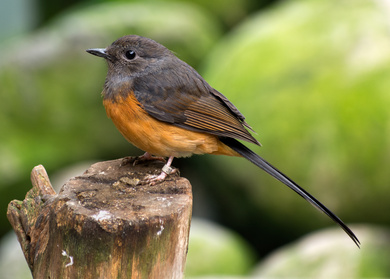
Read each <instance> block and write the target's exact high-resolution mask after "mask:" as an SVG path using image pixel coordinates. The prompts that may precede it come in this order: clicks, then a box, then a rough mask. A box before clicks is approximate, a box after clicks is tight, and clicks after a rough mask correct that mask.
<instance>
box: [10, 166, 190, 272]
mask: <svg viewBox="0 0 390 279" xmlns="http://www.w3.org/2000/svg"><path fill="white" fill-rule="evenodd" d="M132 161H133V160H132V159H131V158H125V159H118V160H114V161H106V162H100V163H96V164H94V165H92V166H91V167H90V168H89V169H88V170H86V171H85V173H84V174H83V175H81V176H78V177H75V178H72V179H70V180H69V181H68V182H67V183H65V184H64V185H63V187H62V189H61V191H60V192H59V193H58V194H56V193H55V191H54V190H53V188H52V187H51V184H50V181H49V178H48V176H47V174H46V171H45V169H44V168H43V166H41V165H40V166H37V167H35V168H34V169H33V171H32V175H31V180H32V183H33V188H32V189H31V190H30V191H29V192H28V193H27V195H26V198H25V200H24V201H12V202H11V203H10V204H9V206H8V212H7V215H8V219H9V220H10V222H11V224H12V226H13V228H14V230H15V232H16V234H17V236H18V240H19V242H20V244H21V247H22V250H23V253H24V255H25V258H26V261H27V263H28V265H29V267H30V269H31V272H32V274H33V277H34V278H51V279H55V278H94V279H95V278H183V276H184V275H183V273H184V266H185V260H186V254H187V247H188V235H189V228H190V220H191V212H192V192H191V185H190V183H189V182H188V180H187V179H185V178H181V177H179V176H177V175H173V176H169V177H168V179H167V180H166V181H164V182H162V183H159V184H156V185H153V186H150V185H147V184H142V183H143V181H144V179H145V177H146V176H147V175H150V174H159V173H160V172H161V167H162V166H163V164H162V163H161V162H157V161H151V162H140V163H138V164H136V165H135V166H133V164H132Z"/></svg>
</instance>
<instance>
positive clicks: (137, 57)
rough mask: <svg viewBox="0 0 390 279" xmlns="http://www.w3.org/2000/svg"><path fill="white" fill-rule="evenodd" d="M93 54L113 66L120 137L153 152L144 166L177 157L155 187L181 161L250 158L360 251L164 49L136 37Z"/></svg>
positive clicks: (111, 88) (111, 108)
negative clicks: (210, 157)
mask: <svg viewBox="0 0 390 279" xmlns="http://www.w3.org/2000/svg"><path fill="white" fill-rule="evenodd" d="M87 52H89V53H91V54H93V55H96V56H99V57H103V58H105V59H106V61H107V63H108V73H107V77H106V81H105V85H104V90H103V93H102V95H103V104H104V106H105V108H106V112H107V115H108V116H109V117H110V118H111V119H112V121H113V122H114V124H115V126H116V127H117V128H118V130H119V131H120V132H121V133H122V135H123V136H124V137H125V138H126V139H127V140H128V141H129V142H131V143H132V144H134V145H135V146H137V147H138V148H139V149H141V150H144V151H145V152H146V153H145V154H144V155H143V156H141V158H143V159H153V158H155V157H152V156H151V155H155V156H163V157H169V159H168V161H167V163H166V164H165V165H164V167H163V169H162V172H161V174H160V175H159V176H155V177H152V178H150V180H149V182H151V183H156V182H159V181H162V180H164V179H165V178H166V177H167V175H169V174H171V173H172V172H173V171H174V169H173V168H171V164H172V160H173V158H174V157H187V156H191V155H192V154H216V155H228V156H237V157H244V158H246V159H248V160H249V161H250V162H252V163H253V164H255V165H256V166H258V167H259V168H261V169H263V170H264V171H266V172H267V173H268V174H270V175H272V176H273V177H274V178H276V179H278V180H279V181H281V182H282V183H284V184H285V185H287V186H288V187H289V188H291V189H292V190H294V191H295V192H296V193H297V194H299V195H300V196H302V197H303V198H304V199H306V200H307V201H308V202H310V203H311V204H312V205H313V206H314V207H316V208H318V209H319V210H321V211H322V212H324V213H325V214H326V215H328V216H329V217H330V218H331V219H332V220H333V221H334V222H336V223H337V224H338V225H340V227H341V228H342V229H343V230H344V231H345V232H346V233H347V234H348V235H349V237H350V238H351V239H352V240H353V241H354V242H355V243H356V245H357V246H359V245H360V242H359V240H358V239H357V237H356V236H355V234H354V233H353V232H352V231H351V230H350V229H349V228H348V227H347V226H346V225H345V224H344V223H343V221H341V220H340V218H338V217H337V216H336V215H335V214H334V213H333V212H331V211H330V210H329V209H328V208H326V207H325V206H324V205H323V204H322V203H320V202H319V201H318V200H317V199H316V198H314V197H313V196H312V195H311V194H309V193H308V192H306V191H305V190H304V189H302V188H301V187H300V186H298V185H297V184H296V183H295V182H294V181H292V180H291V179H290V178H288V177H287V176H286V175H284V174H283V173H282V172H280V171H279V170H278V169H276V168H275V167H273V166H272V165H271V164H269V163H268V162H267V161H265V160H264V159H263V158H261V157H260V156H259V155H257V154H256V153H254V152H253V151H252V150H250V149H249V148H247V147H246V146H245V145H243V144H242V143H240V142H239V141H238V140H244V141H247V142H250V143H253V144H256V145H260V143H259V142H258V141H257V140H256V139H255V138H254V137H253V136H252V135H251V134H250V132H249V131H248V130H247V129H249V130H252V129H251V127H250V126H249V125H248V124H247V123H246V122H245V117H244V116H243V115H242V114H241V112H240V111H239V110H238V109H237V108H236V107H235V106H234V105H233V104H232V103H231V102H230V101H229V100H228V99H227V98H226V97H225V96H224V95H222V94H221V93H220V92H218V91H217V90H215V89H214V88H212V87H211V86H210V85H209V84H208V83H207V82H206V81H205V80H204V79H203V78H202V77H201V76H200V75H199V74H198V73H197V72H196V71H195V70H194V69H193V68H192V67H191V66H189V65H188V64H186V63H185V62H183V61H182V60H180V59H179V58H177V57H176V56H175V55H174V54H173V53H172V52H171V51H169V50H168V49H167V48H165V47H164V46H163V45H161V44H159V43H157V42H155V41H153V40H151V39H148V38H144V37H140V36H136V35H129V36H124V37H122V38H119V39H118V40H116V41H115V42H114V43H112V45H110V46H109V47H107V48H105V49H88V50H87Z"/></svg>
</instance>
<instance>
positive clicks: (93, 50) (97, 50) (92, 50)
mask: <svg viewBox="0 0 390 279" xmlns="http://www.w3.org/2000/svg"><path fill="white" fill-rule="evenodd" d="M86 52H88V53H90V54H93V55H96V56H99V57H103V58H105V59H108V58H109V56H108V54H107V52H106V49H105V48H90V49H87V50H86Z"/></svg>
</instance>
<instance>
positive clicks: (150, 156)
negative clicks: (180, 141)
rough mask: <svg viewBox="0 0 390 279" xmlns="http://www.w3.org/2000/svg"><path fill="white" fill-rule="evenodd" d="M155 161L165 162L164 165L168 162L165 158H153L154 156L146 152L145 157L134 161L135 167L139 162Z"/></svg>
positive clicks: (139, 157)
mask: <svg viewBox="0 0 390 279" xmlns="http://www.w3.org/2000/svg"><path fill="white" fill-rule="evenodd" d="M153 160H157V161H161V162H164V163H165V162H166V161H165V159H164V158H163V157H157V156H152V155H150V153H148V152H145V154H144V155H141V156H138V157H137V158H136V159H135V160H134V162H133V166H135V165H136V164H138V163H139V162H142V161H153Z"/></svg>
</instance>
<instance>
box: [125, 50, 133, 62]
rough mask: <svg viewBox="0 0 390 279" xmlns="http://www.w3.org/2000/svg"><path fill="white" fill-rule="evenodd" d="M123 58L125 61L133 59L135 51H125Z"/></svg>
mask: <svg viewBox="0 0 390 279" xmlns="http://www.w3.org/2000/svg"><path fill="white" fill-rule="evenodd" d="M125 56H126V58H127V59H129V60H132V59H134V58H135V51H134V50H127V51H126V52H125Z"/></svg>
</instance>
